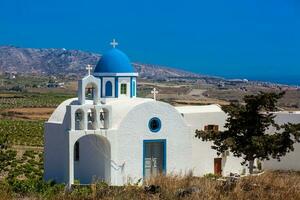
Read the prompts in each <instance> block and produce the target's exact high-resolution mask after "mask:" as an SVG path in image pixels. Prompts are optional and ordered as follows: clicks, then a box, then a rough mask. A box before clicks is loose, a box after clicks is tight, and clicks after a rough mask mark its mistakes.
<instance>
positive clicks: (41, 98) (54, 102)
mask: <svg viewBox="0 0 300 200" xmlns="http://www.w3.org/2000/svg"><path fill="white" fill-rule="evenodd" d="M72 97H74V95H71V94H60V93H45V94H43V93H21V94H19V93H6V94H0V110H4V109H9V108H33V107H35V108H36V107H56V106H58V105H59V104H60V103H61V102H63V101H64V100H66V99H68V98H72Z"/></svg>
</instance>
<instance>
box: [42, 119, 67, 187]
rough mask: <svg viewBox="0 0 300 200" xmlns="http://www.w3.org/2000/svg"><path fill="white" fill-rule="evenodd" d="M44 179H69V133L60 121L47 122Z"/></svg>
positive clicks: (62, 180)
mask: <svg viewBox="0 0 300 200" xmlns="http://www.w3.org/2000/svg"><path fill="white" fill-rule="evenodd" d="M44 141H45V144H44V179H45V180H54V181H56V182H58V183H61V182H65V183H66V182H67V181H68V135H67V134H65V132H64V127H63V125H62V124H59V123H51V122H50V123H45V134H44Z"/></svg>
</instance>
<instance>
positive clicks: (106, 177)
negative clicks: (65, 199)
mask: <svg viewBox="0 0 300 200" xmlns="http://www.w3.org/2000/svg"><path fill="white" fill-rule="evenodd" d="M76 143H77V144H76V145H74V179H75V180H78V181H79V182H80V184H89V183H92V182H96V181H104V182H106V183H108V184H110V180H111V168H110V167H111V147H110V143H109V141H108V140H107V139H106V138H105V137H102V136H99V135H95V134H90V135H85V136H83V137H81V138H79V139H78V140H77V141H76ZM75 153H77V155H76V154H75ZM75 155H76V156H75ZM75 158H76V159H75Z"/></svg>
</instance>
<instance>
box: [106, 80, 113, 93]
mask: <svg viewBox="0 0 300 200" xmlns="http://www.w3.org/2000/svg"><path fill="white" fill-rule="evenodd" d="M105 96H107V97H111V96H112V83H111V81H107V82H106V83H105Z"/></svg>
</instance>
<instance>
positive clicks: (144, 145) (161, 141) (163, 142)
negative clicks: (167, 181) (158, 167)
mask: <svg viewBox="0 0 300 200" xmlns="http://www.w3.org/2000/svg"><path fill="white" fill-rule="evenodd" d="M149 143H160V144H161V145H162V146H163V152H162V153H163V155H162V157H163V160H162V161H163V162H162V172H163V174H164V175H166V173H167V140H166V139H157V140H144V141H143V177H144V178H145V174H146V172H145V158H146V154H147V152H146V151H147V148H146V145H147V144H149Z"/></svg>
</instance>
